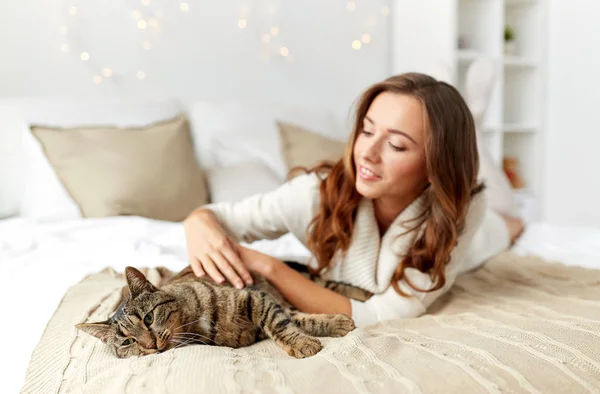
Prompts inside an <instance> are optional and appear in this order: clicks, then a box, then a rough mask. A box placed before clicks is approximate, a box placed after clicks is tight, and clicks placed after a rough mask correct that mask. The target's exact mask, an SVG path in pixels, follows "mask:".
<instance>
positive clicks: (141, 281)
mask: <svg viewBox="0 0 600 394" xmlns="http://www.w3.org/2000/svg"><path fill="white" fill-rule="evenodd" d="M125 278H126V279H127V287H128V288H129V295H130V296H131V299H134V298H136V297H137V296H138V295H140V294H142V293H146V292H150V293H151V292H154V291H157V290H158V289H157V288H156V287H154V285H153V284H152V283H150V282H149V281H148V279H146V277H145V276H144V274H142V273H141V272H140V271H138V270H137V269H135V268H133V267H127V268H125Z"/></svg>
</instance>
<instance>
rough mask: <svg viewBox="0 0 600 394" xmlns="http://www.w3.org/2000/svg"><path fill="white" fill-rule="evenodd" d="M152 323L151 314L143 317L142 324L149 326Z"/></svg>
mask: <svg viewBox="0 0 600 394" xmlns="http://www.w3.org/2000/svg"><path fill="white" fill-rule="evenodd" d="M153 321H154V315H153V313H152V312H149V313H148V314H147V315H146V316H144V324H145V325H147V326H149V325H150V324H152V322H153Z"/></svg>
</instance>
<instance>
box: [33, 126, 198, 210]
mask: <svg viewBox="0 0 600 394" xmlns="http://www.w3.org/2000/svg"><path fill="white" fill-rule="evenodd" d="M31 131H32V133H33V135H34V136H35V138H37V140H38V141H39V142H40V144H41V146H42V148H43V150H44V152H45V154H46V157H47V158H48V161H49V162H50V165H51V166H52V168H53V169H54V171H55V173H56V174H57V176H58V178H59V179H60V181H61V182H62V184H63V185H64V186H65V189H66V190H67V192H68V193H69V194H70V196H71V197H72V198H73V200H74V201H75V202H76V204H77V206H78V207H79V209H80V211H81V213H82V215H83V216H84V217H105V216H119V215H135V216H143V217H147V218H151V219H157V220H168V221H180V220H183V219H185V217H186V216H187V215H188V214H189V213H190V212H191V211H192V210H193V209H195V208H196V207H198V206H200V205H203V204H205V203H207V191H206V188H205V181H204V174H203V171H202V169H201V168H200V166H199V164H198V162H197V161H196V157H195V155H194V148H193V143H192V140H191V134H190V130H189V124H188V121H187V118H186V117H185V116H182V115H180V116H178V117H176V118H174V119H172V120H169V121H164V122H161V123H155V124H152V125H149V126H147V127H132V128H121V127H108V126H106V127H102V126H96V127H78V128H68V129H66V128H50V127H43V126H37V125H34V126H31Z"/></svg>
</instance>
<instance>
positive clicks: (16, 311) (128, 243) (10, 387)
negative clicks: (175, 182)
mask: <svg viewBox="0 0 600 394" xmlns="http://www.w3.org/2000/svg"><path fill="white" fill-rule="evenodd" d="M251 246H252V247H254V248H256V249H258V250H260V251H262V252H265V253H269V254H271V255H273V256H276V257H279V258H281V259H290V260H296V261H301V260H304V259H306V258H307V257H308V252H307V250H306V249H305V248H304V246H303V245H302V244H301V243H300V242H299V241H298V240H297V239H296V238H294V237H293V236H291V235H286V236H284V237H282V238H280V239H278V240H275V241H259V242H255V243H254V244H252V245H251ZM515 251H517V252H518V253H521V254H537V255H541V256H543V257H545V258H547V259H552V260H560V261H562V262H564V263H565V264H571V265H582V266H587V267H592V268H598V269H600V230H599V229H574V228H558V227H553V226H548V225H543V224H539V225H538V224H536V225H533V226H531V227H530V228H529V229H528V230H527V231H526V233H525V234H524V236H523V238H522V240H521V241H520V242H519V243H518V244H517V245H516V246H515ZM186 264H187V258H186V251H185V240H184V234H183V228H182V226H181V225H180V224H177V223H167V222H159V221H154V220H149V219H143V218H138V217H117V218H105V219H85V220H75V221H64V222H60V223H56V222H54V223H37V224H36V223H33V222H31V221H28V220H25V219H10V220H3V221H0V278H2V285H1V286H0V300H2V309H1V310H2V315H3V316H2V323H3V324H0V338H2V341H3V344H2V348H3V352H4V353H5V354H11V355H12V357H10V360H11V363H10V365H3V366H1V375H2V378H1V379H0V382H2V383H1V385H2V386H0V392H2V393H18V392H19V390H20V388H21V384H22V382H23V380H24V378H25V372H26V368H27V365H28V362H29V357H30V355H31V352H32V351H33V349H34V347H35V346H36V345H37V342H38V340H39V338H40V336H41V334H42V332H43V330H44V328H45V325H46V322H47V321H48V320H49V319H50V317H51V316H52V314H53V313H54V310H55V308H56V306H57V305H58V303H59V302H60V300H61V298H62V295H63V294H64V293H65V291H66V290H67V289H68V288H69V287H70V286H72V285H73V284H74V283H76V282H78V281H79V280H81V278H83V277H84V276H85V275H88V274H90V273H93V272H97V271H98V270H101V269H103V268H105V267H106V266H110V267H113V268H115V269H116V270H119V271H122V270H123V269H124V268H125V267H126V266H127V265H132V266H137V267H144V266H159V265H162V266H165V267H168V268H170V269H173V270H178V269H181V268H183V267H184V266H185V265H186ZM16 324H19V327H15V325H16ZM5 359H7V358H5Z"/></svg>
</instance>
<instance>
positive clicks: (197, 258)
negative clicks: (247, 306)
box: [183, 209, 253, 289]
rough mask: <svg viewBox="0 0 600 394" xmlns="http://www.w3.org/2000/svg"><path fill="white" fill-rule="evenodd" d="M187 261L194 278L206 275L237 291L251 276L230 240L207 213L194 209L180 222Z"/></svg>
mask: <svg viewBox="0 0 600 394" xmlns="http://www.w3.org/2000/svg"><path fill="white" fill-rule="evenodd" d="M183 227H184V230H185V238H186V244H187V251H188V258H189V261H190V265H191V266H192V270H193V271H194V273H195V274H196V276H199V277H202V276H204V275H209V276H210V277H211V278H212V279H213V280H214V281H215V282H217V283H223V282H224V281H225V278H227V280H228V281H229V282H230V283H231V284H232V285H233V286H235V287H237V288H238V289H241V288H243V287H244V282H245V283H246V284H252V283H253V282H252V277H251V276H250V273H249V272H248V269H247V268H246V266H245V265H244V263H243V262H242V259H241V258H240V256H239V253H238V248H239V247H240V246H239V245H237V244H236V242H235V241H233V240H232V239H230V238H229V237H228V236H227V234H226V233H225V230H224V229H223V227H222V226H221V225H220V224H219V222H218V220H217V218H216V217H215V216H214V214H213V213H212V212H210V211H209V210H202V209H200V210H198V211H195V212H193V213H192V214H190V216H188V218H187V219H185V220H184V222H183Z"/></svg>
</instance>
